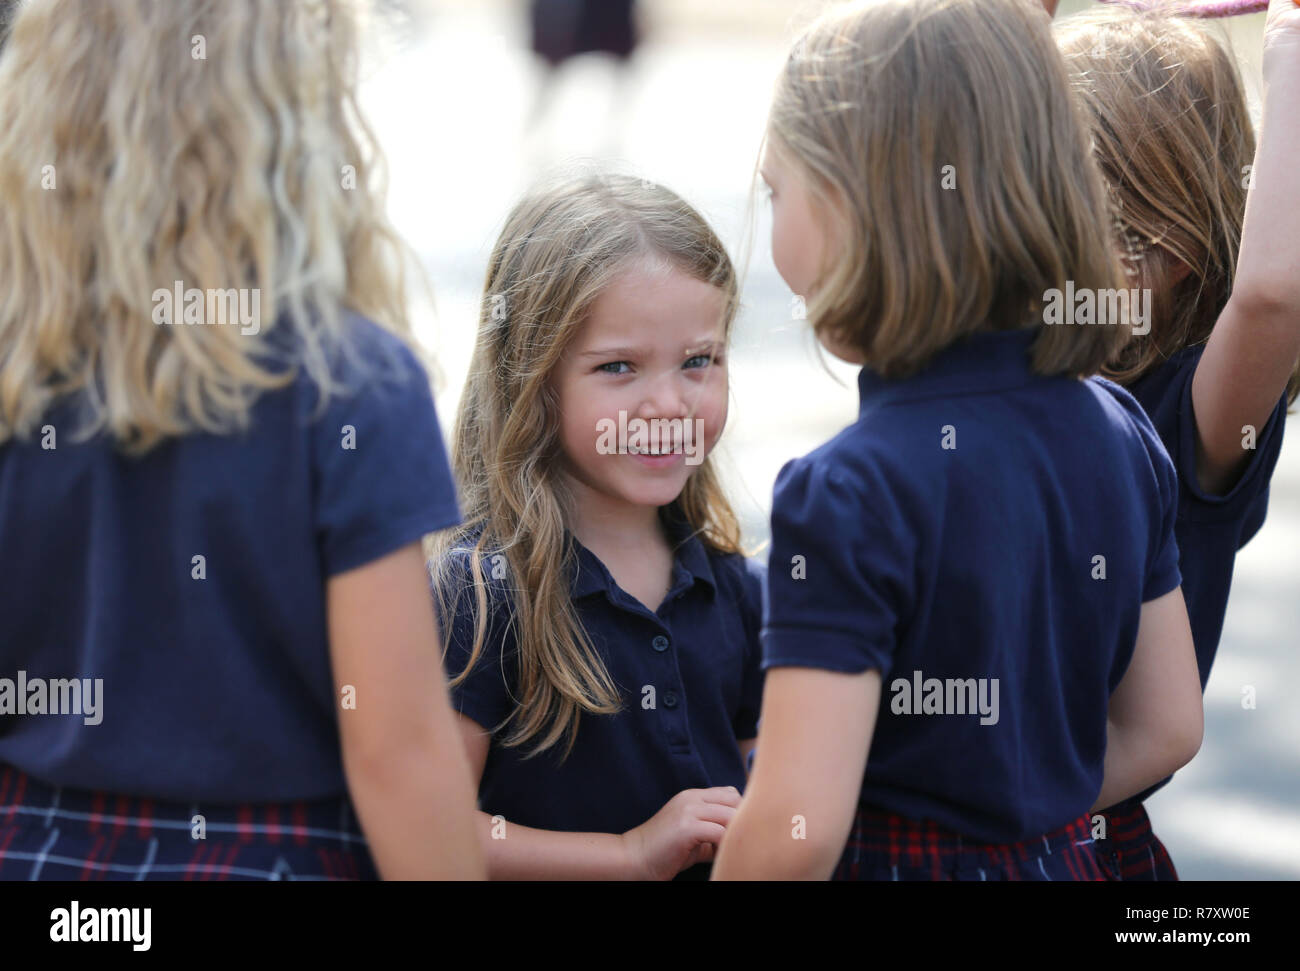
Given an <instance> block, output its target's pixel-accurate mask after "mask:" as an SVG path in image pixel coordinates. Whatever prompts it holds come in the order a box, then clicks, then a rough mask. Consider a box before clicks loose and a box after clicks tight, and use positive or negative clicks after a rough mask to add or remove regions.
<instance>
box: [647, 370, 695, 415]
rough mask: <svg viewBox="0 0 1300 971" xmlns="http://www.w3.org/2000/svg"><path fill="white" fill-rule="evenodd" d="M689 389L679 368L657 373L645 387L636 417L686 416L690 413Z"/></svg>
mask: <svg viewBox="0 0 1300 971" xmlns="http://www.w3.org/2000/svg"><path fill="white" fill-rule="evenodd" d="M690 390H691V389H690V388H689V387H688V386H687V383H686V380H685V378H683V377H682V375H681V372H680V371H679V370H673V371H671V372H668V373H667V374H662V375H659V376H657V377H655V378H653V379H652V380H651V381H650V382H649V384H648V386H647V387H646V389H645V394H644V395H643V397H642V398H641V402H640V404H639V406H638V407H637V413H636V417H638V418H643V419H646V420H649V419H652V418H687V417H689V416H690V413H691V402H690V399H689V392H690Z"/></svg>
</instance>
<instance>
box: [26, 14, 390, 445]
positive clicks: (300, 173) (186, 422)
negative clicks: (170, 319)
mask: <svg viewBox="0 0 1300 971" xmlns="http://www.w3.org/2000/svg"><path fill="white" fill-rule="evenodd" d="M350 7H351V4H350V3H349V2H348V0H222V2H220V3H216V2H205V0H169V2H166V3H162V2H157V0H113V2H111V3H82V2H76V0H43V2H41V3H33V4H29V5H26V6H24V7H23V8H21V9H20V10H19V12H18V15H17V17H16V18H15V21H14V24H13V29H12V33H11V36H10V38H9V41H8V45H7V47H6V49H5V51H4V55H3V57H2V58H0V118H3V119H4V121H3V124H0V199H3V203H2V204H0V278H2V279H3V281H4V285H3V287H0V443H3V442H5V441H7V440H8V439H10V438H11V437H26V436H28V435H29V434H30V433H31V432H32V430H33V429H34V428H35V427H36V426H37V425H38V423H39V420H40V418H41V416H42V415H43V414H44V413H45V412H46V410H47V409H48V408H49V407H50V406H51V405H52V404H53V403H54V401H55V400H56V399H57V398H59V397H61V396H64V395H69V394H73V393H77V392H80V393H84V395H85V396H86V400H87V403H88V404H89V409H88V412H87V415H88V418H87V422H86V426H85V427H84V428H82V429H80V430H79V434H81V435H90V434H94V433H98V432H105V433H107V434H109V435H111V436H112V438H113V439H114V440H115V441H116V442H117V444H118V445H119V447H121V448H122V449H123V450H125V451H128V452H132V453H140V452H144V451H146V450H148V449H149V448H151V447H153V446H155V445H156V444H158V443H159V442H160V441H162V440H163V439H165V438H167V437H168V436H176V435H184V434H187V433H190V432H194V431H208V432H216V433H223V432H229V431H233V430H236V429H239V428H243V427H246V426H247V424H248V420H249V417H250V411H251V408H252V406H253V404H254V402H255V400H256V398H257V397H258V395H259V394H260V393H261V392H263V391H265V390H268V389H272V388H277V387H282V386H284V385H286V384H287V383H288V382H289V381H290V380H292V378H293V375H294V373H295V372H296V370H297V367H296V365H297V364H301V365H302V366H303V367H304V368H305V369H306V371H307V373H308V374H309V375H310V376H311V378H312V379H313V380H314V381H315V383H316V384H317V386H318V387H319V388H320V390H321V392H322V394H321V399H320V400H321V403H322V405H323V403H324V400H325V399H326V398H327V397H328V395H329V394H331V393H332V392H334V391H336V390H337V389H338V387H339V386H338V384H337V383H336V382H335V381H334V380H333V379H332V378H331V364H330V361H331V359H332V352H333V351H335V350H338V349H341V350H342V351H343V352H345V353H348V352H349V345H348V342H347V341H346V340H345V338H346V337H347V336H348V334H349V329H348V326H347V324H346V319H345V317H344V315H342V314H341V313H340V309H342V308H347V309H350V310H353V311H356V312H357V313H360V314H363V315H365V316H367V317H371V318H372V319H374V320H376V321H377V322H378V323H380V324H382V325H385V326H387V327H388V328H390V329H392V330H393V331H394V332H396V333H398V334H404V333H405V332H406V331H407V329H408V325H407V319H406V311H405V306H404V293H403V282H402V277H403V267H402V258H403V256H402V254H403V249H402V246H401V244H400V242H399V241H398V239H397V237H396V235H395V234H394V233H393V232H392V230H391V228H390V227H389V225H388V223H387V222H386V219H385V216H384V209H383V203H382V188H380V187H379V186H378V185H372V184H371V181H370V180H369V179H367V178H366V175H369V174H371V173H376V172H377V174H376V176H375V182H376V183H378V182H379V181H381V180H382V160H381V158H380V156H379V153H378V150H377V148H376V147H375V145H374V142H373V138H372V136H371V133H370V131H369V129H368V128H367V126H366V125H365V122H364V120H363V119H362V118H361V117H360V115H359V113H358V112H357V106H356V70H357V65H356V57H357V50H356V43H357V38H356V31H357V26H356V24H355V23H354V21H353V18H352V10H351V9H350ZM345 166H353V167H354V169H353V172H354V173H365V175H357V176H356V181H355V187H350V186H348V187H345V185H346V181H347V179H348V175H347V170H346V169H345ZM175 281H183V284H184V286H185V287H186V288H187V289H188V288H196V289H198V290H200V291H204V292H208V293H209V294H211V292H212V291H216V290H223V291H233V290H236V289H246V291H248V292H251V293H256V294H257V295H258V297H259V301H260V303H261V304H262V305H263V306H268V307H269V308H270V309H271V311H272V313H270V314H268V317H269V318H272V319H268V320H267V322H266V324H265V325H263V326H261V328H260V330H258V331H257V333H255V334H249V333H245V332H244V330H245V329H244V328H240V327H230V326H184V325H180V326H175V325H173V326H159V325H158V324H155V323H154V322H153V313H154V310H155V308H156V304H155V301H154V298H153V296H152V295H153V294H154V293H155V291H156V290H157V289H159V288H162V289H165V290H171V288H172V287H173V283H174V282H175ZM177 312H178V314H179V310H178V311H177ZM273 331H279V332H280V333H279V334H278V337H277V342H276V343H277V344H278V343H279V339H282V338H291V339H292V340H291V343H292V344H293V346H294V348H295V350H294V358H293V360H294V362H295V367H294V368H292V369H291V370H290V371H289V373H286V371H285V369H284V368H283V367H275V366H272V364H271V363H270V357H271V356H272V354H271V350H272V347H273V346H274V345H272V344H271V343H270V342H269V340H268V338H270V337H271V334H272V332H273Z"/></svg>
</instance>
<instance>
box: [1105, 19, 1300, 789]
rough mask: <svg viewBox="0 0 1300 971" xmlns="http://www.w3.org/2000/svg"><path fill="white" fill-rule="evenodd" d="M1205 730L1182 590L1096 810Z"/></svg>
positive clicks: (1124, 690)
mask: <svg viewBox="0 0 1300 971" xmlns="http://www.w3.org/2000/svg"><path fill="white" fill-rule="evenodd" d="M1288 2H1289V0H1288ZM1203 731H1204V710H1203V706H1202V701H1201V679H1200V676H1199V674H1198V672H1197V667H1196V652H1195V650H1194V649H1193V647H1192V630H1191V626H1190V625H1189V624H1188V621H1187V607H1186V605H1185V604H1184V603H1183V591H1182V588H1181V587H1178V588H1175V589H1174V590H1171V591H1170V592H1169V593H1167V594H1165V595H1164V596H1163V597H1157V598H1156V599H1155V600H1150V601H1148V602H1147V603H1144V604H1143V605H1142V615H1141V619H1140V620H1139V621H1138V635H1137V645H1136V646H1135V647H1134V649H1133V659H1132V660H1131V661H1130V662H1129V666H1128V670H1127V671H1126V672H1124V677H1123V679H1122V680H1121V681H1120V683H1119V685H1118V686H1117V687H1116V688H1115V691H1114V693H1112V694H1111V696H1110V710H1109V712H1108V714H1107V721H1106V762H1105V775H1104V777H1103V779H1102V785H1101V792H1100V794H1099V795H1098V796H1097V801H1096V803H1095V804H1094V806H1093V810H1094V811H1095V810H1098V809H1106V808H1108V807H1110V806H1113V805H1115V804H1116V803H1118V802H1120V801H1122V800H1124V799H1127V798H1128V797H1129V796H1134V795H1137V794H1138V793H1139V792H1141V791H1143V790H1144V789H1147V788H1148V787H1150V786H1152V785H1155V783H1157V782H1159V781H1160V780H1161V779H1164V778H1166V777H1167V776H1169V775H1171V774H1173V772H1175V771H1176V770H1178V769H1180V768H1182V767H1183V766H1184V765H1186V764H1187V763H1188V762H1190V761H1191V760H1192V756H1194V755H1195V754H1196V752H1197V749H1199V748H1200V747H1201V736H1202V734H1203Z"/></svg>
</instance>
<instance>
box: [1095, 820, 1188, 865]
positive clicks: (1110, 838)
mask: <svg viewBox="0 0 1300 971" xmlns="http://www.w3.org/2000/svg"><path fill="white" fill-rule="evenodd" d="M1101 815H1103V816H1105V817H1106V838H1105V839H1104V840H1098V841H1097V858H1098V859H1099V860H1100V861H1101V869H1102V872H1103V873H1104V874H1106V879H1107V880H1119V881H1126V882H1137V881H1144V882H1145V881H1156V880H1177V879H1178V871H1177V870H1175V869H1174V861H1173V860H1171V859H1170V858H1169V851H1168V850H1166V849H1165V844H1164V843H1161V842H1160V838H1159V837H1158V836H1156V834H1155V833H1154V832H1152V830H1151V817H1150V816H1148V815H1147V811H1146V809H1145V807H1143V805H1142V804H1141V803H1138V804H1137V805H1136V806H1133V807H1131V808H1126V809H1120V810H1118V811H1116V810H1111V811H1110V812H1106V813H1102V814H1101Z"/></svg>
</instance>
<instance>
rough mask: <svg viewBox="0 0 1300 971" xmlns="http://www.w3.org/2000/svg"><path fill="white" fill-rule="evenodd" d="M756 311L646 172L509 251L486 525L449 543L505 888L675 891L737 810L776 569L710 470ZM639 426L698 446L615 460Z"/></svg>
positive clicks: (586, 190)
mask: <svg viewBox="0 0 1300 971" xmlns="http://www.w3.org/2000/svg"><path fill="white" fill-rule="evenodd" d="M736 301H737V296H736V279H735V274H734V271H733V269H732V265H731V261H730V260H729V258H728V257H727V254H726V251H725V250H724V249H723V247H722V244H721V243H720V242H719V241H718V239H717V237H716V236H715V235H714V233H713V231H712V230H711V229H710V228H709V226H708V225H707V224H706V223H705V222H704V220H703V219H702V218H701V217H700V216H699V214H698V213H696V212H695V211H694V210H693V209H692V208H691V207H690V206H689V205H687V204H686V203H685V202H684V201H683V200H682V199H680V198H679V197H678V196H676V195H674V194H673V193H672V192H669V191H668V190H667V189H664V188H662V187H660V186H656V185H652V184H648V183H643V182H641V181H640V180H637V179H632V178H626V177H618V176H600V175H595V176H585V177H579V178H575V179H572V180H569V181H567V182H563V183H560V184H556V185H552V186H549V187H545V188H542V189H539V190H537V191H536V192H534V193H533V194H532V195H530V196H529V197H528V198H526V199H524V200H523V201H522V202H520V203H519V204H518V205H517V206H516V207H515V209H514V211H513V212H512V213H511V214H510V216H509V218H508V220H507V222H506V226H505V229H504V230H503V231H502V233H501V237H500V239H499V240H498V241H497V244H496V247H495V249H494V251H493V253H492V257H491V260H490V262H489V266H488V274H487V282H486V286H485V291H484V299H483V305H482V306H483V309H482V314H481V318H480V323H479V336H478V344H477V346H476V348H475V352H474V360H473V362H472V364H471V368H470V377H469V381H468V384H467V385H466V388H465V391H464V395H463V397H462V399H461V405H460V413H459V416H458V421H457V425H456V440H455V446H454V460H453V464H454V468H455V472H456V475H457V478H458V481H459V484H460V488H461V494H462V500H463V504H464V511H465V520H464V522H465V525H464V526H463V527H462V528H461V529H460V530H459V531H457V532H454V533H450V534H447V535H446V537H445V538H444V539H443V540H442V541H441V542H440V543H439V544H438V546H437V548H436V549H435V551H434V552H435V558H434V559H435V562H434V568H435V583H434V585H435V589H436V590H437V592H438V594H439V598H440V603H441V606H442V612H440V616H442V617H445V618H447V623H446V628H445V629H446V636H447V645H448V656H447V664H448V671H449V672H450V673H453V674H455V675H456V677H455V678H454V679H453V682H452V685H453V686H452V695H453V701H454V704H455V706H456V708H457V710H458V711H459V712H460V723H461V728H462V731H463V734H464V739H465V743H466V745H467V747H468V751H469V755H470V763H471V770H472V773H473V776H474V779H475V780H476V781H477V782H478V786H479V802H480V807H481V809H482V810H483V811H482V812H481V813H480V814H479V816H480V819H479V825H480V832H481V834H482V839H483V846H484V849H485V850H486V852H487V856H488V861H489V862H488V866H489V875H490V876H491V877H493V878H497V879H519V878H529V877H547V878H552V879H581V878H604V879H618V878H629V879H669V878H671V877H673V876H674V875H676V874H677V873H678V872H679V871H682V870H684V869H685V868H687V867H689V866H691V865H692V864H697V863H705V862H708V861H710V860H711V859H712V857H713V852H714V849H715V847H716V845H717V844H718V842H719V841H720V840H721V838H722V834H723V832H724V829H725V827H726V825H727V823H728V822H729V821H730V820H731V817H732V815H733V814H734V813H735V810H736V807H737V806H738V805H739V802H740V789H741V787H743V785H744V782H745V768H744V760H745V757H746V755H747V754H748V752H749V751H750V749H751V748H752V746H753V739H754V737H755V735H756V733H757V717H758V708H759V696H760V691H761V674H760V672H759V668H758V640H757V638H758V627H759V621H760V591H761V575H760V574H759V572H758V568H756V567H755V566H754V565H753V564H751V563H750V562H749V561H747V560H746V559H745V558H744V557H743V556H741V555H740V546H739V527H738V525H737V522H736V518H735V515H734V514H733V512H732V510H731V507H730V506H729V505H728V503H727V500H726V498H725V497H724V496H723V493H722V491H721V489H720V487H719V485H718V480H717V478H716V475H715V472H714V470H713V467H712V465H711V463H710V461H709V459H708V453H709V452H710V451H711V450H712V449H713V447H714V445H715V444H716V443H717V441H718V438H719V436H720V435H721V434H722V429H723V426H724V425H725V424H726V419H727V393H728V387H727V339H728V334H729V331H730V327H731V322H732V319H733V318H734V316H735V312H736ZM638 420H639V422H640V423H645V424H646V425H649V426H651V427H661V428H669V429H676V432H674V433H673V434H670V435H668V436H662V437H661V440H660V441H658V442H653V441H648V442H646V443H644V447H642V443H639V442H638V439H637V437H636V436H632V437H631V438H630V440H628V441H626V442H624V443H621V444H622V447H618V443H616V444H615V447H613V448H611V447H610V446H611V440H612V439H614V438H615V436H611V435H609V434H608V429H609V428H610V427H611V423H613V424H617V425H620V426H621V425H623V424H625V423H626V424H629V425H630V424H631V423H632V422H633V421H638ZM697 429H698V430H699V440H698V441H695V440H694V437H695V436H696V430H697ZM688 430H689V433H690V435H691V437H692V439H693V440H692V441H687V432H688ZM697 460H698V461H697ZM699 873H700V871H695V874H692V875H697V874H699Z"/></svg>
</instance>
